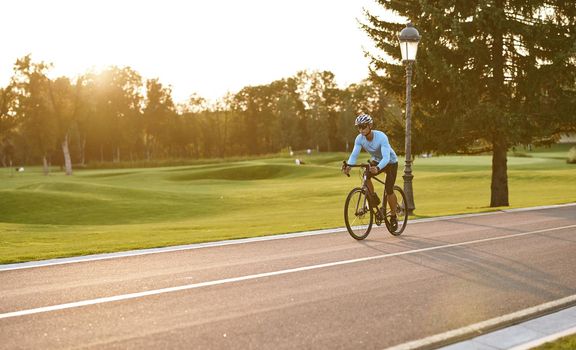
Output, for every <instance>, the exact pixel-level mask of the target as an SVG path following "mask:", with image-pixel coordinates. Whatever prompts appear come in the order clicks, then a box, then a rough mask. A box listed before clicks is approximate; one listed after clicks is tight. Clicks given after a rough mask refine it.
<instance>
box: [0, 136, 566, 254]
mask: <svg viewBox="0 0 576 350" xmlns="http://www.w3.org/2000/svg"><path fill="white" fill-rule="evenodd" d="M569 147H570V146H569V145H561V146H557V147H555V148H553V149H538V150H534V151H532V152H529V151H524V150H522V153H523V154H522V155H520V156H518V157H513V156H510V157H509V158H508V176H509V189H510V204H511V206H510V208H517V207H529V206H537V205H549V204H562V203H571V202H575V201H576V164H567V163H566V161H565V158H564V159H562V154H566V155H567V153H568V149H569ZM519 152H520V150H516V152H515V153H516V154H517V155H518V153H519ZM511 155H512V153H511ZM347 156H348V155H347V154H344V153H326V154H318V155H312V156H302V159H303V160H304V162H305V164H304V165H301V166H297V165H295V164H294V160H293V159H292V158H290V157H281V156H279V157H277V158H263V159H253V160H235V161H230V162H224V163H222V162H218V163H212V164H211V163H202V164H197V165H190V166H177V167H157V168H141V169H112V170H110V169H108V170H77V171H76V172H75V173H74V176H71V177H67V176H65V175H63V174H62V173H53V174H52V175H50V176H47V177H46V176H43V175H42V174H41V169H40V168H30V169H28V168H27V169H26V170H25V171H24V172H23V173H14V172H12V171H11V170H10V169H6V168H3V169H2V168H0V263H11V262H22V261H29V260H40V259H48V258H56V257H66V256H74V255H85V254H93V253H102V252H113V251H121V250H129V249H138V248H151V247H161V246H168V245H177V244H189V243H196V242H206V241H215V240H223V239H234V238H243V237H254V236H261V235H269V234H279V233H287V232H297V231H303V230H312V229H322V228H332V227H342V226H343V225H344V224H343V217H342V216H343V214H342V210H343V204H344V199H345V197H346V195H347V193H348V192H349V191H350V189H352V188H353V187H355V186H358V185H359V183H360V178H359V176H358V175H356V173H354V174H353V176H351V177H350V178H347V177H345V176H343V175H341V174H340V171H339V169H340V164H341V161H342V160H343V159H346V158H347ZM365 158H367V157H365ZM361 159H363V158H361ZM400 164H402V165H401V166H400V169H399V176H398V180H397V182H398V183H399V184H401V183H402V177H401V175H402V174H401V172H402V170H403V160H401V163H400ZM490 167H491V157H490V156H445V157H432V158H418V159H416V161H415V162H414V166H413V172H414V176H415V177H414V193H415V202H416V214H417V217H432V216H439V215H450V214H461V213H472V212H483V211H492V210H496V209H498V208H489V207H488V205H489V202H490V173H491V170H490V169H491V168H490Z"/></svg>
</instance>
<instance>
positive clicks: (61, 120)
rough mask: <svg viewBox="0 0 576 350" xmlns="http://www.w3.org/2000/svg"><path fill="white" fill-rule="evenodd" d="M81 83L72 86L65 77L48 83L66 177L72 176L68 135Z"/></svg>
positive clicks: (75, 111)
mask: <svg viewBox="0 0 576 350" xmlns="http://www.w3.org/2000/svg"><path fill="white" fill-rule="evenodd" d="M79 88H81V82H80V80H79V82H78V84H77V85H76V87H75V86H73V85H72V84H71V83H70V80H69V79H68V78H66V77H61V78H58V79H56V80H55V81H51V82H50V83H49V89H48V90H49V94H50V102H51V107H52V116H51V117H52V118H53V119H54V120H55V121H56V122H57V123H58V128H57V129H58V139H59V143H60V145H61V147H62V154H63V156H64V168H65V172H66V175H72V159H71V156H70V146H69V140H70V133H71V130H72V127H73V125H74V123H75V120H74V119H75V117H76V115H77V110H78V108H77V105H78V99H79V91H78V89H79Z"/></svg>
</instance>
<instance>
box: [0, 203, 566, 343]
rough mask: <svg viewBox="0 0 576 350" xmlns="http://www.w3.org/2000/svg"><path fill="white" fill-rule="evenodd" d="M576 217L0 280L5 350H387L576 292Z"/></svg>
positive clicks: (460, 223) (326, 238) (173, 255)
mask: <svg viewBox="0 0 576 350" xmlns="http://www.w3.org/2000/svg"><path fill="white" fill-rule="evenodd" d="M574 266H576V206H564V207H558V208H551V209H542V210H531V211H514V212H499V213H494V214H489V215H481V216H472V217H459V218H453V219H445V220H439V221H429V222H417V223H412V224H410V223H409V226H408V228H407V229H406V231H405V233H404V234H403V235H402V236H400V237H392V236H391V235H389V234H388V233H387V232H385V231H384V230H382V229H377V230H375V231H373V232H372V233H371V234H370V236H369V237H368V239H366V240H365V241H362V242H357V241H355V240H353V239H352V238H351V237H350V236H348V234H347V233H346V232H338V233H330V234H322V235H313V236H307V237H296V238H287V239H278V240H267V241H259V242H252V243H243V244H233V245H226V246H220V247H208V248H201V249H192V250H183V251H177V252H166V253H159V254H150V255H141V256H133V257H124V258H116V259H108V260H100V261H88V262H78V263H72V264H65V265H54V266H44V267H36V268H26V269H19V270H8V271H0V349H30V348H37V349H62V348H120V349H142V348H144V349H146V348H147V349H158V348H170V349H178V348H182V349H191V348H195V349H283V348H289V349H358V348H362V349H382V348H386V347H390V346H394V345H398V344H402V343H405V342H409V341H412V340H415V339H421V338H424V337H428V336H431V335H435V334H438V333H443V332H446V331H449V330H452V329H456V328H459V327H463V326H466V325H469V324H473V323H477V322H481V321H484V320H487V319H491V318H494V317H498V316H500V315H505V314H509V313H512V312H516V311H518V310H523V309H526V308H529V307H533V306H535V305H539V304H542V303H546V302H549V301H553V300H557V299H561V298H564V297H567V296H571V295H574V294H576V269H575V268H574Z"/></svg>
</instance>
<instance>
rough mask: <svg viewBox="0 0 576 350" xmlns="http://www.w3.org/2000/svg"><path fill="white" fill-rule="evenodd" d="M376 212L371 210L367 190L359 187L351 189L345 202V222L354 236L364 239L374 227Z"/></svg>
mask: <svg viewBox="0 0 576 350" xmlns="http://www.w3.org/2000/svg"><path fill="white" fill-rule="evenodd" d="M373 221H374V214H373V213H372V211H371V210H370V206H369V204H368V198H367V197H366V190H365V189H363V188H360V187H357V188H355V189H353V190H352V191H350V193H349V194H348V197H347V198H346V203H345V204H344V222H345V223H346V228H347V229H348V233H349V234H350V236H352V238H354V239H357V240H363V239H364V238H366V237H368V234H369V233H370V230H371V229H372V222H373Z"/></svg>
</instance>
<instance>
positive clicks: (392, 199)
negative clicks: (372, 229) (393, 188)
mask: <svg viewBox="0 0 576 350" xmlns="http://www.w3.org/2000/svg"><path fill="white" fill-rule="evenodd" d="M386 200H388V204H389V205H390V209H391V210H392V216H396V211H397V208H398V199H397V198H396V194H395V193H394V192H392V194H389V195H387V196H386Z"/></svg>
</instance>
